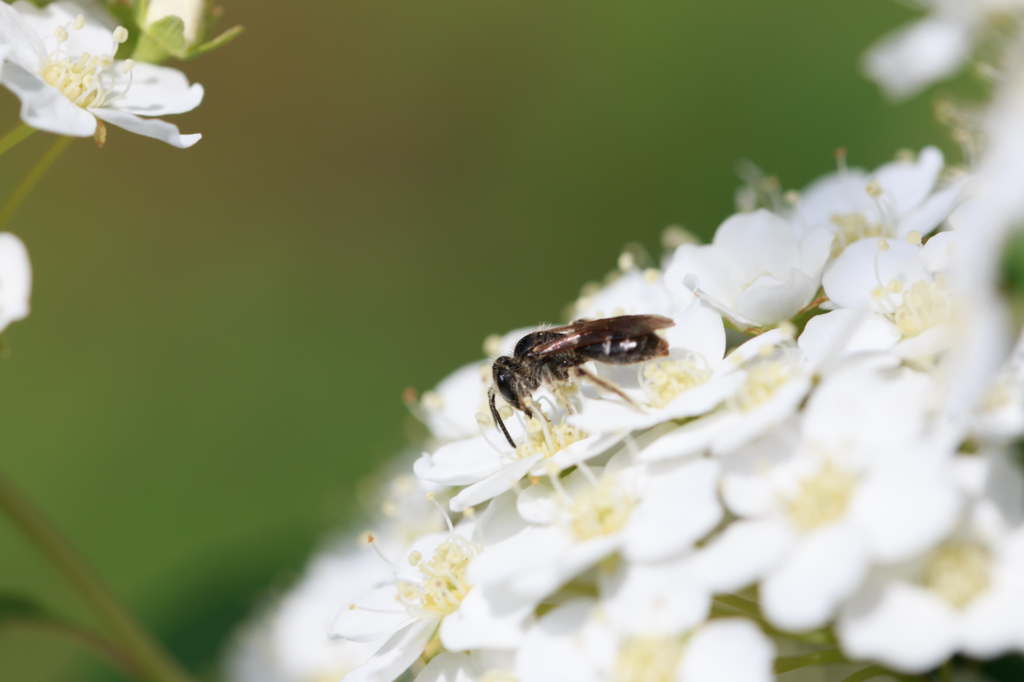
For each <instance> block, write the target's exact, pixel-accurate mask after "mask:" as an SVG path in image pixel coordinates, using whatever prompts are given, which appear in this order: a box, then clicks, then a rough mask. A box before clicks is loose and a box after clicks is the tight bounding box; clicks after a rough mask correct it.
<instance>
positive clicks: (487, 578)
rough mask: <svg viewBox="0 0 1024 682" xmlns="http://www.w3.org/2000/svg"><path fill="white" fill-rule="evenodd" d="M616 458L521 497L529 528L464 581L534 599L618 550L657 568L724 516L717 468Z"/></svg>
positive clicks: (703, 462) (499, 546) (700, 462)
mask: <svg viewBox="0 0 1024 682" xmlns="http://www.w3.org/2000/svg"><path fill="white" fill-rule="evenodd" d="M625 459H626V458H625V457H623V456H616V457H614V458H613V459H612V460H611V461H610V462H609V464H608V466H606V467H604V468H600V467H593V468H591V467H587V466H581V467H580V469H578V470H577V471H574V472H573V473H571V474H569V475H568V476H566V477H565V478H560V477H559V476H557V474H555V473H554V472H552V476H551V477H550V481H551V482H550V484H548V483H538V484H536V485H533V486H531V487H530V488H527V489H526V490H525V491H524V492H523V493H522V494H521V495H520V497H519V500H518V503H517V508H518V510H519V514H520V516H522V517H523V518H524V519H525V520H526V521H527V522H528V523H529V524H530V525H528V526H527V527H525V528H523V529H522V530H521V531H519V532H517V533H515V534H513V535H511V536H510V537H508V538H507V539H505V540H503V541H501V542H498V543H496V544H494V545H491V546H489V547H488V548H487V550H486V551H485V552H484V553H483V554H481V555H480V556H479V557H478V558H477V560H476V561H475V562H474V563H473V565H471V566H470V569H469V577H470V579H471V580H472V581H473V582H475V583H477V584H480V585H495V586H501V587H504V588H506V589H507V590H508V591H510V592H512V593H515V594H519V595H521V596H522V597H523V598H524V599H526V600H539V599H541V598H543V597H545V596H547V595H549V594H551V593H552V592H554V591H555V590H557V589H558V588H559V587H560V586H561V585H563V584H564V583H566V582H567V581H569V580H570V579H572V578H573V577H575V576H576V575H578V574H579V573H581V572H583V571H584V570H586V569H588V568H589V567H591V566H593V565H594V564H596V563H597V562H598V561H600V560H601V559H603V558H605V557H606V556H608V555H610V554H612V553H613V552H616V551H621V552H622V553H623V555H624V556H626V557H627V558H629V559H630V560H637V561H657V560H659V559H663V558H666V557H668V556H671V555H672V554H675V553H677V552H679V551H682V550H683V549H686V548H688V547H690V546H692V545H693V543H695V542H696V541H697V540H699V539H700V538H701V537H703V536H704V535H706V534H707V533H708V532H709V531H710V530H711V529H712V528H714V527H715V525H716V524H717V523H718V522H719V520H720V519H721V517H722V509H721V505H720V504H719V503H718V499H717V495H716V488H717V484H718V474H719V465H718V463H717V462H715V461H712V460H708V459H696V460H693V461H688V462H673V463H661V464H657V465H651V466H648V467H635V466H626V467H625V468H622V466H623V462H624V461H625Z"/></svg>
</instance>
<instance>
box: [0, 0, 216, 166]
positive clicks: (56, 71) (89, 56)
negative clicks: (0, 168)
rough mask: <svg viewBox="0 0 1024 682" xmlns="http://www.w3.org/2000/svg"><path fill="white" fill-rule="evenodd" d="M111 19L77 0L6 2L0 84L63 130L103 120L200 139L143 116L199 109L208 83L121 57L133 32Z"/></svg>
mask: <svg viewBox="0 0 1024 682" xmlns="http://www.w3.org/2000/svg"><path fill="white" fill-rule="evenodd" d="M103 23H104V20H103V18H101V17H92V16H90V17H88V18H86V15H85V13H84V11H83V10H81V8H79V7H78V6H77V5H75V4H74V3H71V2H56V3H53V4H50V5H47V6H46V7H45V8H43V9H38V8H36V7H35V6H34V5H31V4H29V3H27V2H23V1H19V2H16V3H14V4H13V5H7V4H6V3H0V65H2V70H0V83H2V84H3V86H4V87H6V88H7V89H8V90H10V91H11V92H13V93H14V94H15V95H17V96H18V98H19V99H20V100H21V119H22V120H23V121H24V122H25V123H27V124H28V125H30V126H32V127H33V128H37V129H39V130H45V131H47V132H51V133H56V134H58V135H71V136H74V137H90V136H92V135H94V134H95V133H96V128H97V119H100V120H102V121H105V122H107V123H110V124H112V125H115V126H117V127H119V128H124V129H125V130H128V131H130V132H133V133H137V134H139V135H143V136H145V137H152V138H156V139H158V140H163V141H164V142H166V143H167V144H169V145H171V146H174V147H178V148H182V149H184V148H186V147H191V146H192V145H194V144H195V143H196V142H198V141H199V139H200V138H201V137H202V135H199V134H194V135H182V134H181V133H180V132H179V131H178V128H177V126H175V125H173V124H171V123H167V122H166V121H162V120H160V119H156V118H142V117H143V116H146V117H150V116H166V115H171V114H182V113H185V112H187V111H191V110H193V109H195V108H196V107H197V106H199V104H200V102H202V101H203V86H201V85H199V84H198V83H194V84H192V85H189V83H188V79H187V78H186V77H185V75H184V74H182V73H181V72H180V71H178V70H177V69H171V68H168V67H165V66H156V65H154V64H145V63H135V62H134V61H133V60H131V59H126V60H124V61H116V60H115V59H114V54H115V53H116V52H117V47H118V45H119V44H120V43H123V42H124V41H125V40H127V39H128V31H127V30H125V29H124V28H123V27H121V26H118V27H116V28H114V29H113V30H110V28H109V26H104V25H103Z"/></svg>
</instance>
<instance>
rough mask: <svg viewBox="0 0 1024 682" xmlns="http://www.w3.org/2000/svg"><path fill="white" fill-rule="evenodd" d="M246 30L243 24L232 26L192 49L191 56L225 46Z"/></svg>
mask: <svg viewBox="0 0 1024 682" xmlns="http://www.w3.org/2000/svg"><path fill="white" fill-rule="evenodd" d="M244 31H245V28H243V27H242V26H232V27H231V28H229V29H228V30H226V31H224V32H223V33H221V34H220V35H219V36H217V37H216V38H212V39H211V40H208V41H206V42H205V43H203V44H202V45H199V46H197V47H196V48H195V49H193V50H192V51H191V53H189V58H192V57H198V56H199V55H201V54H206V53H207V52H210V51H211V50H216V49H217V48H218V47H223V46H225V45H227V44H228V43H230V42H231V41H232V40H234V39H235V38H237V37H238V36H240V35H242V33H243V32H244Z"/></svg>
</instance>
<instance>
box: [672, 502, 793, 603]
mask: <svg viewBox="0 0 1024 682" xmlns="http://www.w3.org/2000/svg"><path fill="white" fill-rule="evenodd" d="M795 539H796V537H795V535H794V534H793V532H792V531H791V530H790V529H789V528H787V527H786V526H785V525H784V524H782V523H778V522H776V521H774V520H770V521H733V522H732V523H730V524H729V525H728V526H727V527H726V529H725V530H724V531H723V532H722V533H721V535H718V536H717V537H715V538H713V539H712V540H711V541H710V542H708V543H707V544H706V545H704V546H703V547H702V548H701V549H699V550H697V551H696V552H695V553H694V555H693V557H692V558H691V559H690V566H691V567H692V569H693V571H694V572H695V574H696V575H697V579H698V580H699V581H700V583H701V584H703V585H707V586H708V588H710V589H712V590H714V591H715V592H735V591H737V590H740V589H743V588H745V587H748V586H749V585H752V584H753V583H754V582H755V581H757V580H759V579H760V578H762V577H763V576H764V575H766V574H767V573H768V571H770V570H771V569H772V568H774V567H775V566H776V565H777V564H778V562H779V561H780V560H781V559H782V558H783V556H784V555H785V554H786V553H787V552H788V551H789V549H790V547H791V546H792V544H793V542H794V541H795Z"/></svg>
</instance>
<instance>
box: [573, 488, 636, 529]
mask: <svg viewBox="0 0 1024 682" xmlns="http://www.w3.org/2000/svg"><path fill="white" fill-rule="evenodd" d="M632 510H633V498H632V496H630V495H629V494H628V493H627V492H626V491H625V490H624V489H623V488H622V486H620V485H618V484H616V483H615V481H614V480H612V479H610V478H604V479H602V480H600V481H597V482H595V483H594V485H593V486H592V487H591V488H589V489H587V490H585V491H583V492H581V493H578V494H576V496H575V497H574V498H573V500H572V503H571V504H570V505H569V516H570V517H571V518H572V522H571V527H572V532H573V533H574V534H575V535H576V537H577V538H578V539H580V540H589V539H591V538H596V537H600V536H602V535H610V534H612V533H614V532H616V531H618V530H621V529H622V527H623V526H625V525H626V521H628V520H629V513H630V512H631V511H632Z"/></svg>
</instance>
